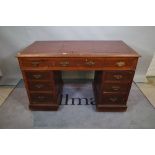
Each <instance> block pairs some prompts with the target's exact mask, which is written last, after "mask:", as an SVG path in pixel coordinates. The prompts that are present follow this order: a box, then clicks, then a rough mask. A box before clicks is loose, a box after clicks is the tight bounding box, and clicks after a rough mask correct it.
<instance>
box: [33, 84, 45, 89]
mask: <svg viewBox="0 0 155 155" xmlns="http://www.w3.org/2000/svg"><path fill="white" fill-rule="evenodd" d="M35 87H36V88H38V89H40V88H43V87H44V85H43V84H36V85H35Z"/></svg>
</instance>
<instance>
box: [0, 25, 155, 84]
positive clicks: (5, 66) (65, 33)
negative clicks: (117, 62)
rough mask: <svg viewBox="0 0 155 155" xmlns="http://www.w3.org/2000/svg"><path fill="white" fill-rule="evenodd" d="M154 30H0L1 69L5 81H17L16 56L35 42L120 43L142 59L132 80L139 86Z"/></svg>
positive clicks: (149, 56)
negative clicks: (80, 41)
mask: <svg viewBox="0 0 155 155" xmlns="http://www.w3.org/2000/svg"><path fill="white" fill-rule="evenodd" d="M154 36H155V27H149V26H145V27H141V26H67V27H65V26H50V27H49V26H48V27H47V26H42V27H40V26H36V27H34V26H27V27H25V26H19V27H0V68H1V71H2V73H3V77H4V78H8V77H9V78H19V77H21V73H20V70H19V65H18V61H17V59H16V54H17V52H19V51H20V50H21V49H23V48H25V47H26V46H28V45H30V44H31V43H32V42H34V41H36V40H123V41H124V42H125V43H126V44H128V45H129V46H130V47H131V48H133V49H134V50H136V51H137V52H138V53H139V54H140V55H141V58H140V59H139V62H138V67H137V70H136V74H135V78H134V80H135V81H136V82H142V81H144V80H145V75H146V72H147V69H148V67H149V64H150V62H151V59H152V57H153V54H154V49H155V37H154ZM63 78H77V79H78V78H93V72H87V73H84V72H73V73H71V72H65V73H64V74H63Z"/></svg>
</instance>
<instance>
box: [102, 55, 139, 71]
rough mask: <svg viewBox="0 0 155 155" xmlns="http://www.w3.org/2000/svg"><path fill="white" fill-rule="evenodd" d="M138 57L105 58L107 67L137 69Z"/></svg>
mask: <svg viewBox="0 0 155 155" xmlns="http://www.w3.org/2000/svg"><path fill="white" fill-rule="evenodd" d="M136 65H137V58H119V57H115V58H105V63H104V66H105V67H114V68H116V69H135V67H136Z"/></svg>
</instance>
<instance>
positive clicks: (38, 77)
mask: <svg viewBox="0 0 155 155" xmlns="http://www.w3.org/2000/svg"><path fill="white" fill-rule="evenodd" d="M33 77H34V78H35V79H40V78H41V75H40V74H35V75H33Z"/></svg>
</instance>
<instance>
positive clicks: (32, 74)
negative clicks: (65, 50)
mask: <svg viewBox="0 0 155 155" xmlns="http://www.w3.org/2000/svg"><path fill="white" fill-rule="evenodd" d="M25 76H26V78H27V79H28V80H50V77H51V72H48V71H27V72H25Z"/></svg>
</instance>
